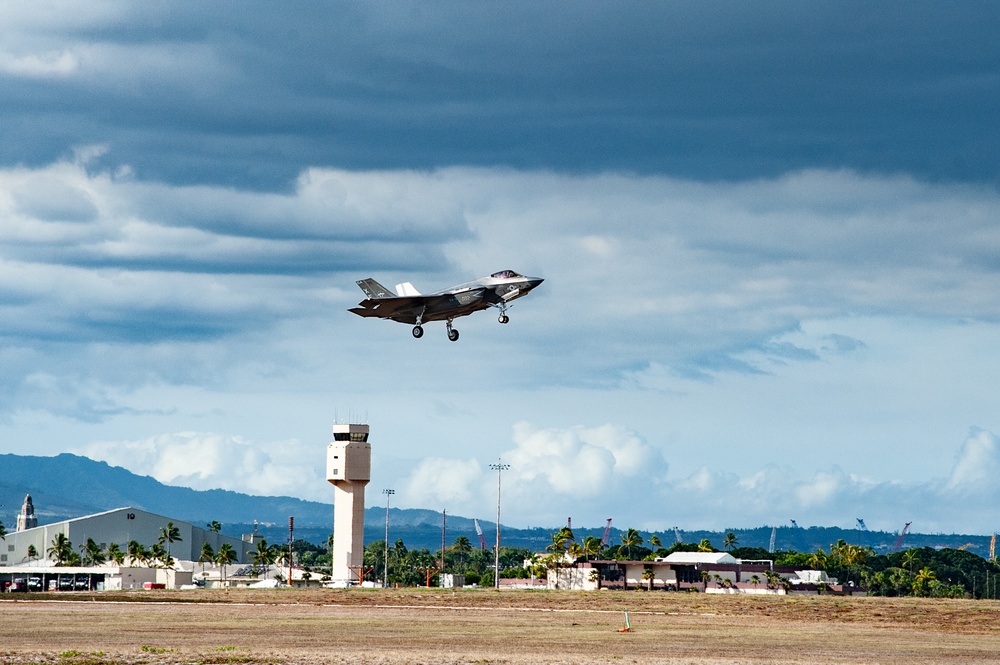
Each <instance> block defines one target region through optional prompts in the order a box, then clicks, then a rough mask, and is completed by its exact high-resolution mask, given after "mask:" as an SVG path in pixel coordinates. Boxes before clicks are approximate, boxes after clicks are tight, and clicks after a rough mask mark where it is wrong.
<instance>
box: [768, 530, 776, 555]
mask: <svg viewBox="0 0 1000 665" xmlns="http://www.w3.org/2000/svg"><path fill="white" fill-rule="evenodd" d="M777 537H778V527H776V526H772V527H771V542H770V544H768V546H767V551H768V552H772V553H773V552H774V540H775V539H776V538H777Z"/></svg>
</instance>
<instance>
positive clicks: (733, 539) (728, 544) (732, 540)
mask: <svg viewBox="0 0 1000 665" xmlns="http://www.w3.org/2000/svg"><path fill="white" fill-rule="evenodd" d="M739 542H740V539H739V537H738V536H737V535H736V534H735V533H733V532H732V531H730V532H729V533H727V534H726V537H725V538H723V539H722V546H723V547H725V548H726V549H727V550H729V549H732V548H733V547H734V546H735V545H736V544H737V543H739Z"/></svg>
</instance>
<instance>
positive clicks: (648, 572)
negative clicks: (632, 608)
mask: <svg viewBox="0 0 1000 665" xmlns="http://www.w3.org/2000/svg"><path fill="white" fill-rule="evenodd" d="M642 579H644V580H646V584H647V585H648V589H649V591H652V590H653V580H654V579H656V573H654V572H653V568H652V566H647V567H646V568H644V569H643V571H642Z"/></svg>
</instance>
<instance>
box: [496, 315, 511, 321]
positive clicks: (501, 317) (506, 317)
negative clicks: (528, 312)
mask: <svg viewBox="0 0 1000 665" xmlns="http://www.w3.org/2000/svg"><path fill="white" fill-rule="evenodd" d="M497 321H499V322H500V323H509V322H510V317H509V316H507V315H506V314H501V315H500V318H498V319H497Z"/></svg>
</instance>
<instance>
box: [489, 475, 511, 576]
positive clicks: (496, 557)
mask: <svg viewBox="0 0 1000 665" xmlns="http://www.w3.org/2000/svg"><path fill="white" fill-rule="evenodd" d="M490 468H491V469H493V470H494V471H496V472H497V544H496V548H495V549H494V551H493V586H494V587H496V588H497V589H499V588H500V474H501V473H503V472H504V471H506V470H507V469H509V468H510V464H504V463H502V462H501V461H500V458H499V457H498V458H497V463H496V464H490Z"/></svg>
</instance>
